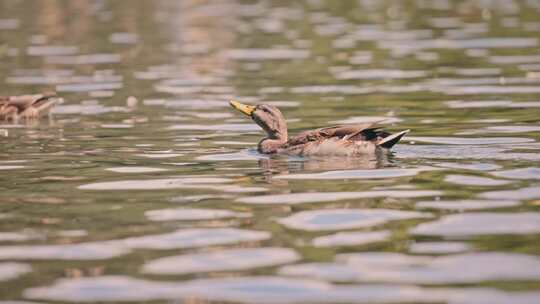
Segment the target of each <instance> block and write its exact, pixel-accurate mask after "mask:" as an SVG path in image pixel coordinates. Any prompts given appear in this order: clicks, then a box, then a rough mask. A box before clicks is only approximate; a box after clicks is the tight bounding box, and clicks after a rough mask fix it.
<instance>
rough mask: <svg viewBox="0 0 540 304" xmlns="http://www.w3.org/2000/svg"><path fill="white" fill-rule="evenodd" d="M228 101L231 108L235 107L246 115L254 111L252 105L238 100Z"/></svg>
mask: <svg viewBox="0 0 540 304" xmlns="http://www.w3.org/2000/svg"><path fill="white" fill-rule="evenodd" d="M229 103H230V104H231V106H232V107H233V108H235V109H237V110H238V111H240V112H242V113H244V114H246V115H247V116H251V113H253V111H255V107H254V106H250V105H245V104H242V103H239V102H238V101H235V100H231V101H229Z"/></svg>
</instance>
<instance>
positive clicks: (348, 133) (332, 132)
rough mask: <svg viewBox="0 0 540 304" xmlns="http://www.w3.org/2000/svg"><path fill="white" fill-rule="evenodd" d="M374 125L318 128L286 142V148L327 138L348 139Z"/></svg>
mask: <svg viewBox="0 0 540 304" xmlns="http://www.w3.org/2000/svg"><path fill="white" fill-rule="evenodd" d="M374 124H375V123H364V124H349V125H337V126H331V127H325V128H320V129H316V130H308V131H304V132H302V133H300V134H298V135H296V136H294V137H292V138H290V139H289V141H287V145H288V146H295V145H301V144H305V143H308V142H312V141H318V140H322V139H329V138H348V139H352V138H353V136H357V137H359V136H358V135H360V134H362V131H364V130H368V129H373V125H374Z"/></svg>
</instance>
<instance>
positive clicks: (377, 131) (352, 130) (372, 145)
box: [230, 101, 409, 156]
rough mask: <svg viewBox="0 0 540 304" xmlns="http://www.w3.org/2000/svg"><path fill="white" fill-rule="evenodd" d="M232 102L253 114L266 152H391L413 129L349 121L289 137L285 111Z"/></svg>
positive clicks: (262, 147)
mask: <svg viewBox="0 0 540 304" xmlns="http://www.w3.org/2000/svg"><path fill="white" fill-rule="evenodd" d="M230 103H231V106H233V107H234V108H235V109H237V110H239V111H240V112H242V113H244V114H246V115H249V116H250V117H251V118H252V119H253V121H255V123H257V124H258V125H259V126H261V127H262V128H263V130H264V131H265V132H266V133H267V137H266V138H264V139H262V140H261V141H260V142H259V144H258V150H259V152H260V153H264V154H277V153H279V154H288V155H298V156H315V155H316V156H365V155H376V154H381V153H387V152H388V151H389V150H390V148H392V147H393V146H394V145H395V144H396V143H397V142H399V140H400V139H401V138H402V137H403V136H404V135H405V134H407V132H409V130H405V131H401V132H398V133H395V134H390V133H388V132H385V131H383V130H382V129H381V128H379V127H377V126H376V125H375V124H371V123H366V124H348V125H337V126H332V127H325V128H320V129H316V130H309V131H304V132H302V133H300V134H298V135H297V136H294V137H291V138H289V137H288V131H287V125H286V122H285V119H284V117H283V114H281V111H279V109H277V108H276V107H274V106H271V105H258V106H248V105H243V104H241V103H239V102H236V101H231V102H230Z"/></svg>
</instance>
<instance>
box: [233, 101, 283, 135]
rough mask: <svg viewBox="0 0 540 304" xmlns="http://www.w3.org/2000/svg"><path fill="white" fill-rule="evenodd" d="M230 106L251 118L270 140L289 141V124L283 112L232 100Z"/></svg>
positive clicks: (273, 107) (262, 105) (270, 107)
mask: <svg viewBox="0 0 540 304" xmlns="http://www.w3.org/2000/svg"><path fill="white" fill-rule="evenodd" d="M229 103H230V105H231V106H232V107H233V108H235V109H236V110H238V111H240V112H242V113H243V114H245V115H247V116H249V117H251V119H253V121H254V122H255V123H256V124H258V125H259V126H260V127H261V128H263V130H264V131H265V132H266V134H267V135H268V137H267V138H269V139H276V140H280V141H283V142H286V141H287V137H288V134H287V123H286V122H285V117H283V114H282V113H281V111H280V110H279V109H278V108H276V107H275V106H271V105H265V104H261V105H256V106H251V105H245V104H241V103H239V102H238V101H234V100H231V101H230V102H229Z"/></svg>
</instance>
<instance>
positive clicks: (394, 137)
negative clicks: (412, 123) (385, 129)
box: [377, 130, 410, 149]
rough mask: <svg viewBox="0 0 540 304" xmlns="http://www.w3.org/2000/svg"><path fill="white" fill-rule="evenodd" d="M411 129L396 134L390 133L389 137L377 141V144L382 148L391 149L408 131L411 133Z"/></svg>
mask: <svg viewBox="0 0 540 304" xmlns="http://www.w3.org/2000/svg"><path fill="white" fill-rule="evenodd" d="M409 131H410V130H405V131H401V132H398V133H395V134H391V135H388V136H387V137H385V138H383V140H381V141H380V142H378V143H377V145H378V146H379V147H381V148H385V149H390V148H392V147H393V146H394V145H395V144H397V143H398V141H399V140H400V139H401V138H402V137H403V136H404V135H405V134H407V133H409Z"/></svg>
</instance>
